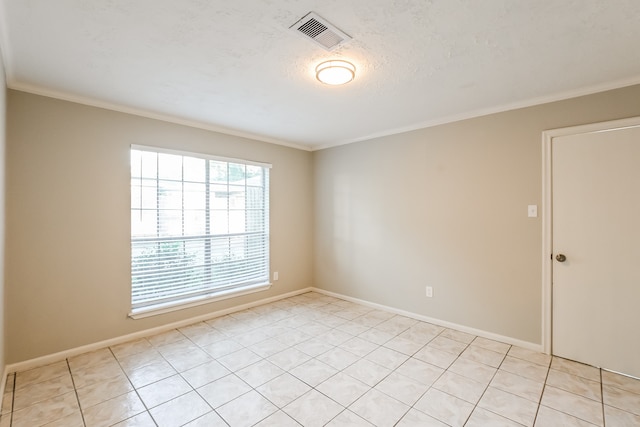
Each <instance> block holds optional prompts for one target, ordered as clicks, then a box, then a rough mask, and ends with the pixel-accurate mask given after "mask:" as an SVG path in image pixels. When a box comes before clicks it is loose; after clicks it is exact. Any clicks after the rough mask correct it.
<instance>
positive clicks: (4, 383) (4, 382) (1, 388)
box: [0, 366, 13, 396]
mask: <svg viewBox="0 0 640 427" xmlns="http://www.w3.org/2000/svg"><path fill="white" fill-rule="evenodd" d="M9 374H10V372H9V370H8V366H5V367H4V370H3V371H2V384H0V396H4V392H5V387H6V386H7V375H9ZM11 391H13V390H11Z"/></svg>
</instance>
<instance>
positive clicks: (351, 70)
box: [316, 59, 356, 86]
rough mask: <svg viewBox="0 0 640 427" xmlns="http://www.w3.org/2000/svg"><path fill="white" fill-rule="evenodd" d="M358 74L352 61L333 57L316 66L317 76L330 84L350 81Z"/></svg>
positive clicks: (336, 84) (334, 84)
mask: <svg viewBox="0 0 640 427" xmlns="http://www.w3.org/2000/svg"><path fill="white" fill-rule="evenodd" d="M355 76H356V66H355V65H353V64H352V63H351V62H348V61H343V60H338V59H332V60H330V61H325V62H322V63H321V64H319V65H318V66H317V67H316V78H317V79H318V80H319V81H320V82H322V83H324V84H328V85H332V86H338V85H343V84H345V83H349V82H350V81H351V80H353V79H354V78H355Z"/></svg>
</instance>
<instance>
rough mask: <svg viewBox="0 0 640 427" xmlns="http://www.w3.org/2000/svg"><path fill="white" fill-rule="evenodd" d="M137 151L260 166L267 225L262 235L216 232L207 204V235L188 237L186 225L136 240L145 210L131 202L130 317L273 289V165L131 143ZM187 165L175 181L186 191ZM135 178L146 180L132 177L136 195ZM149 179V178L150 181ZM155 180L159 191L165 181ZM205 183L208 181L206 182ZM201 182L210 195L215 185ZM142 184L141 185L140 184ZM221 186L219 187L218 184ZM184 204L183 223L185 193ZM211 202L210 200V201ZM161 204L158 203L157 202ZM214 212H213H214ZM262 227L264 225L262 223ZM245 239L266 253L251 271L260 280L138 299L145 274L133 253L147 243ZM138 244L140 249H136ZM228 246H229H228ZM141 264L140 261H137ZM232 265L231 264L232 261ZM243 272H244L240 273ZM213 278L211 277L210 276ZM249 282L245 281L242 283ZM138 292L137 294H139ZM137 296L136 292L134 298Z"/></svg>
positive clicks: (200, 286) (201, 285)
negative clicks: (252, 240) (136, 227)
mask: <svg viewBox="0 0 640 427" xmlns="http://www.w3.org/2000/svg"><path fill="white" fill-rule="evenodd" d="M134 150H136V151H144V152H152V153H157V154H169V155H176V156H183V158H185V157H186V158H195V159H202V160H205V161H213V162H224V163H227V164H234V165H244V166H245V167H246V166H257V167H260V168H262V169H263V170H262V172H263V176H264V180H263V183H262V188H263V194H262V201H263V203H264V205H263V215H262V217H260V220H261V221H264V225H263V229H262V230H261V231H259V232H247V230H246V229H245V232H244V233H230V232H229V230H227V233H226V234H225V233H222V234H220V233H213V232H212V231H211V229H210V222H212V220H211V219H210V217H211V213H210V210H209V209H210V208H211V206H209V204H208V202H207V210H206V211H205V212H206V226H207V230H208V231H207V232H206V233H205V234H204V235H200V236H190V235H185V231H184V225H183V227H182V232H181V234H182V235H181V236H160V231H158V234H157V235H156V236H154V237H151V236H146V237H134V236H133V221H134V216H133V215H134V212H135V213H139V214H140V215H142V212H143V208H142V201H140V206H133V200H132V202H131V209H130V212H131V215H132V217H131V224H132V230H131V233H130V235H131V262H132V269H131V281H132V282H131V312H130V313H129V317H132V318H134V319H138V318H143V317H148V316H153V315H157V314H162V313H167V312H170V311H175V310H180V309H184V308H188V307H193V306H197V305H201V304H207V303H211V302H214V301H218V300H222V299H227V298H232V297H238V296H241V295H246V294H250V293H254V292H260V291H264V290H267V289H269V288H270V287H271V282H270V271H271V269H270V261H269V257H270V244H269V228H270V227H269V169H271V164H269V163H263V162H255V161H249V160H244V159H236V158H228V157H219V156H211V155H207V154H201V153H193V152H187V151H179V150H171V149H166V148H159V147H151V146H145V145H135V144H132V145H131V149H130V153H132V152H133V151H134ZM182 161H183V162H184V159H182ZM205 165H206V167H205V169H207V168H208V166H209V163H205ZM184 170H185V168H184V164H183V166H182V178H181V180H179V181H177V180H176V181H175V182H176V183H178V182H179V183H181V184H182V188H184V185H185V183H188V182H187V181H185V177H184ZM131 173H133V170H132V171H131ZM135 179H140V183H141V184H142V181H143V178H142V176H140V177H133V176H131V183H130V189H131V191H132V194H133V192H134V183H135V181H134V180H135ZM147 179H148V178H147ZM226 179H227V187H230V184H229V177H228V176H227V178H226ZM156 180H157V181H158V188H159V182H160V181H162V180H161V179H160V178H159V175H158V173H157V178H156ZM204 181H206V182H204ZM204 181H203V182H202V183H200V182H198V184H203V185H204V186H205V188H206V190H205V191H206V192H207V193H208V194H210V193H209V191H210V187H212V186H214V184H213V183H210V180H208V179H205V180H204ZM141 184H140V185H141ZM217 185H219V184H217ZM244 185H245V195H246V194H247V193H246V189H247V184H246V180H245V184H244ZM254 188H257V187H254ZM182 197H183V202H182V204H181V208H180V209H181V210H179V212H180V214H181V216H182V218H183V219H182V221H183V224H184V216H185V207H184V206H185V204H184V193H183V196H182ZM207 200H208V198H207ZM244 200H245V205H244V207H243V208H240V209H239V210H240V211H244V215H245V218H246V215H247V211H249V210H251V209H249V208H248V207H247V206H246V198H245V199H244ZM156 203H158V202H156ZM226 209H227V211H230V210H231V207H230V206H229V205H227V208H226ZM144 210H146V211H147V212H156V214H157V215H158V217H159V216H160V212H161V211H162V210H163V208H161V207H160V205H159V204H157V207H156V208H155V209H153V208H145V209H144ZM211 210H213V209H211ZM259 225H262V224H259ZM157 226H158V230H160V223H159V222H158V225H157ZM234 238H235V239H236V240H237V239H242V238H246V239H247V240H245V243H244V244H243V245H242V247H245V248H246V247H247V244H248V239H250V238H255V239H258V241H259V242H260V243H258V246H257V247H258V250H264V253H262V252H260V253H259V255H260V256H259V259H260V263H264V264H263V265H262V267H256V270H255V271H254V270H251V272H252V273H255V274H258V275H259V277H257V276H253V277H251V278H249V279H242V280H240V281H238V280H239V279H237V280H236V281H235V282H234V281H233V280H231V282H230V283H228V284H226V285H221V284H220V282H219V281H218V283H217V284H216V285H213V282H211V283H206V282H205V281H198V282H197V286H195V287H196V288H198V290H197V291H194V290H192V291H189V292H185V293H184V294H183V295H179V294H174V295H171V296H165V297H162V298H158V299H156V300H155V301H154V300H152V299H149V298H148V299H147V300H146V301H142V298H141V297H140V296H139V295H140V290H141V289H143V288H142V286H136V285H135V284H134V282H135V281H136V280H138V283H139V281H140V280H141V279H140V276H141V275H142V274H141V273H140V272H139V268H138V269H137V273H136V268H135V267H134V265H135V263H136V260H134V252H138V253H139V251H140V246H144V245H145V244H147V245H148V244H150V243H151V244H158V245H160V244H161V243H166V242H168V241H171V242H180V243H181V244H183V245H186V244H187V243H185V242H187V241H193V240H194V239H196V240H197V239H201V240H203V241H207V242H209V243H208V245H215V244H216V243H212V242H217V241H220V240H225V239H229V242H231V239H234ZM136 245H138V246H136ZM225 245H226V244H225ZM254 247H255V243H254V244H253V245H252V246H251V248H254ZM206 253H208V254H209V255H208V259H209V261H211V258H212V256H211V248H210V246H209V250H208V251H206ZM138 262H139V258H138ZM229 263H231V262H229ZM212 265H213V263H209V264H204V267H203V268H212ZM241 272H243V271H242V270H241ZM210 277H211V276H210ZM243 280H246V281H243ZM161 281H162V279H160V280H159V282H161ZM150 286H151V287H155V286H158V287H159V288H166V289H168V288H169V287H168V286H166V285H161V284H151V285H150ZM136 292H137V293H136ZM134 293H136V294H135V295H137V296H134Z"/></svg>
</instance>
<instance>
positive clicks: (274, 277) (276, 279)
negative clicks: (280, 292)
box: [273, 271, 278, 282]
mask: <svg viewBox="0 0 640 427" xmlns="http://www.w3.org/2000/svg"><path fill="white" fill-rule="evenodd" d="M273 281H274V282H277V281H278V272H277V271H274V272H273Z"/></svg>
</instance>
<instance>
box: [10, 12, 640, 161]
mask: <svg viewBox="0 0 640 427" xmlns="http://www.w3.org/2000/svg"><path fill="white" fill-rule="evenodd" d="M0 7H1V9H0V13H1V19H2V22H0V26H1V27H2V30H1V31H2V32H1V34H0V43H1V45H0V46H1V47H2V53H3V56H4V62H5V66H6V68H7V70H6V72H7V84H8V86H9V87H11V88H15V89H19V90H25V91H29V92H34V93H41V94H45V95H50V96H56V97H59V98H63V99H70V100H75V101H79V102H83V103H87V104H92V105H99V106H105V107H107V108H113V109H117V110H121V111H128V112H134V113H138V114H142V115H147V116H151V117H159V118H164V119H166V120H173V121H177V122H181V123H187V124H192V125H196V126H202V127H205V128H210V129H216V130H221V131H223V132H227V133H231V134H236V135H244V136H249V137H253V138H257V139H261V140H265V141H270V142H276V143H283V144H288V145H294V146H299V147H302V148H311V149H313V148H322V147H326V146H331V145H337V144H343V143H348V142H353V141H358V140H363V139H367V138H370V137H374V136H379V135H386V134H391V133H396V132H400V131H403V130H409V129H415V128H420V127H424V126H428V125H432V124H436V123H444V122H447V121H451V120H454V119H459V118H464V117H471V116H474V115H479V114H483V113H488V112H494V111H500V110H505V109H508V108H513V107H517V106H524V105H532V104H535V103H540V102H544V101H549V100H555V99H562V98H566V97H570V96H576V95H581V94H586V93H590V92H595V91H598V90H604V89H609V88H614V87H621V86H625V85H629V84H635V83H640V55H638V43H639V42H640V1H638V0H607V1H603V0H535V1H532V0H488V1H479V0H432V1H427V0H396V1H390V0H351V1H344V0H325V1H305V0H299V1H295V0H262V1H257V0H234V1H222V0H180V1H175V0H136V1H131V0H96V1H86V0H57V1H51V0H0ZM310 11H314V12H316V13H318V14H319V15H320V16H322V17H324V18H325V19H327V20H329V21H330V22H332V23H333V24H334V25H336V26H337V27H338V28H340V29H341V30H343V31H345V32H346V33H347V34H349V35H350V36H352V37H353V40H352V41H350V42H349V43H348V44H346V45H344V46H342V47H340V48H339V49H338V50H336V51H334V52H327V51H325V50H323V49H322V48H320V47H319V46H317V45H315V44H314V43H312V42H311V41H308V40H305V39H304V38H303V37H301V36H299V35H297V34H295V33H294V32H292V31H291V30H289V29H288V27H289V26H291V25H292V24H293V23H295V22H296V21H297V20H298V19H300V18H301V17H302V16H304V15H305V14H306V13H307V12H310ZM338 57H339V58H345V59H348V60H350V61H352V62H353V63H354V64H355V65H356V67H357V75H356V79H355V80H354V81H353V82H352V83H350V84H348V85H346V86H342V87H329V86H325V85H323V84H321V83H319V82H318V81H316V80H315V77H314V73H313V69H314V67H315V66H316V65H317V64H318V63H319V62H321V61H323V60H325V59H329V58H338Z"/></svg>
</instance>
